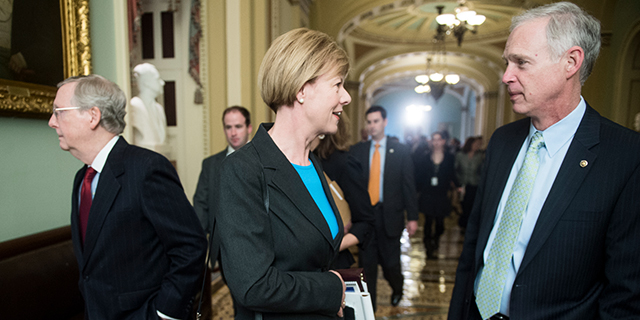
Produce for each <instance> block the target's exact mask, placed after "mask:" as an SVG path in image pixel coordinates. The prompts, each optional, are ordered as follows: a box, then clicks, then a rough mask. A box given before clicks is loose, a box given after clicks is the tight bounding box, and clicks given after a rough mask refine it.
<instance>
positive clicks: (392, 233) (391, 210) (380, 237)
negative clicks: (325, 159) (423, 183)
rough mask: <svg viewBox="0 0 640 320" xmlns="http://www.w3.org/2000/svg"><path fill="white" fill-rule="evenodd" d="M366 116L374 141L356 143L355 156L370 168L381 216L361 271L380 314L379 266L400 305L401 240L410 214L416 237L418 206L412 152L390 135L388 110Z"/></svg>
mask: <svg viewBox="0 0 640 320" xmlns="http://www.w3.org/2000/svg"><path fill="white" fill-rule="evenodd" d="M365 116H366V121H367V123H366V128H367V131H368V132H369V135H370V136H371V140H369V141H363V142H359V143H357V144H355V145H354V146H353V147H351V150H350V152H351V153H352V155H353V156H354V157H355V158H356V159H358V160H359V161H360V162H361V164H362V167H363V168H364V175H365V176H366V177H367V178H368V186H369V196H370V198H371V205H372V206H373V207H374V211H375V217H376V220H375V228H374V229H375V232H374V233H373V236H372V239H371V241H370V242H369V245H368V246H367V247H366V248H363V250H361V252H360V266H361V267H363V268H364V272H365V276H366V277H367V285H368V287H369V292H370V293H371V299H372V302H373V307H374V310H375V308H376V281H377V279H378V264H379V265H381V266H382V271H383V274H384V277H385V279H387V281H388V282H389V285H390V286H391V289H392V290H393V292H392V294H391V305H393V306H397V305H398V303H399V302H400V299H401V298H402V283H403V282H404V277H403V276H402V269H401V265H400V237H401V236H402V230H403V229H404V226H405V214H404V212H405V210H406V213H407V223H406V227H407V232H408V233H409V235H410V236H411V235H413V234H414V233H415V231H416V229H417V228H418V206H417V198H416V187H415V182H414V176H413V162H412V161H411V152H410V150H409V148H408V147H407V146H405V145H403V144H401V143H399V142H396V141H394V140H392V139H389V138H387V136H385V132H384V131H385V127H386V126H387V111H386V110H385V109H384V108H383V107H381V106H372V107H371V108H369V109H367V111H366V113H365Z"/></svg>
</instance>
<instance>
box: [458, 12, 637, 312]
mask: <svg viewBox="0 0 640 320" xmlns="http://www.w3.org/2000/svg"><path fill="white" fill-rule="evenodd" d="M599 50H600V23H599V21H598V20H596V19H595V18H593V17H592V16H590V15H589V14H587V13H586V12H585V11H584V10H582V9H581V8H579V7H578V6H576V5H575V4H572V3H569V2H558V3H553V4H550V5H545V6H541V7H537V8H535V9H531V10H528V11H525V12H524V13H523V14H522V15H520V16H517V17H514V18H513V20H512V26H511V34H510V35H509V38H508V39H507V43H506V46H505V49H504V54H503V57H504V60H505V61H506V64H507V66H506V71H505V73H504V75H503V78H502V81H503V82H504V83H505V84H506V85H507V90H508V92H509V96H510V99H511V102H512V103H513V110H514V111H515V112H516V113H519V114H523V115H526V116H527V118H525V119H522V120H519V121H516V122H513V123H511V124H507V125H505V126H503V127H501V128H499V129H498V130H496V132H495V133H494V134H493V137H492V138H491V140H490V142H489V146H488V148H487V151H486V159H485V166H484V169H483V176H482V179H481V181H480V185H479V186H478V192H477V195H476V204H475V205H474V208H473V211H472V213H471V216H470V218H469V222H468V225H467V232H466V234H465V241H464V248H463V251H462V254H461V256H460V260H459V264H458V269H457V273H456V280H455V287H454V289H453V296H452V300H451V305H450V309H449V319H450V320H461V319H517V320H520V319H527V320H529V319H530V320H542V319H554V320H590V319H594V320H595V319H604V320H608V319H637V318H638V315H640V271H639V270H640V268H638V266H639V265H640V258H638V257H640V246H638V244H639V243H640V197H639V196H638V195H639V194H640V152H636V150H640V134H638V133H636V132H633V131H631V130H629V129H626V128H624V127H622V126H620V125H618V124H615V123H613V122H612V121H610V120H608V119H605V118H604V117H602V116H600V114H598V112H596V111H595V110H594V109H593V108H591V107H590V106H589V104H588V103H587V102H586V101H585V99H584V98H583V97H582V96H581V91H582V85H583V84H584V82H585V81H586V80H587V78H588V77H589V74H590V73H591V70H592V68H593V65H594V63H595V61H596V58H597V56H598V52H599Z"/></svg>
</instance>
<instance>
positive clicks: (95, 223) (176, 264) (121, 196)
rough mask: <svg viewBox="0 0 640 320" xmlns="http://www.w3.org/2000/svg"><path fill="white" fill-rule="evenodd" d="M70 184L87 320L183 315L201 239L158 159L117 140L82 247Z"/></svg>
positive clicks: (193, 287) (196, 275)
mask: <svg viewBox="0 0 640 320" xmlns="http://www.w3.org/2000/svg"><path fill="white" fill-rule="evenodd" d="M86 168H87V167H86V166H85V167H83V168H82V169H80V170H79V171H78V173H77V174H76V177H75V181H74V184H73V200H72V213H71V230H72V239H73V247H74V251H75V254H76V258H77V260H78V265H79V269H80V280H79V286H80V291H81V292H82V296H83V297H84V300H85V304H86V319H114V320H116V319H117V320H122V319H158V316H157V314H156V310H159V311H160V312H162V313H163V314H165V315H167V316H171V317H174V318H180V319H182V318H185V317H186V315H187V313H188V312H189V311H190V303H191V299H192V297H193V295H194V294H195V293H196V291H197V290H198V289H199V284H200V282H199V281H198V280H199V279H200V277H201V272H202V270H203V269H202V268H203V266H204V256H205V252H206V240H205V237H204V234H203V232H202V228H200V225H199V223H198V218H197V217H196V215H195V213H194V212H193V208H192V207H191V205H190V203H189V201H188V200H187V198H186V196H185V194H184V191H183V190H182V186H181V184H180V180H179V179H178V175H177V173H176V171H175V169H174V168H173V166H172V165H171V163H170V162H169V161H168V160H167V159H166V158H164V157H163V156H161V155H159V154H157V153H155V152H152V151H149V150H146V149H142V148H138V147H136V146H131V145H129V144H128V143H127V142H126V141H125V140H124V138H122V137H120V138H119V140H118V142H117V143H116V144H115V146H114V147H113V149H112V150H111V153H110V154H109V156H108V158H107V161H106V163H105V166H104V168H103V170H102V172H101V173H100V177H99V179H100V180H99V181H98V187H97V189H96V193H95V196H94V198H93V203H92V206H91V211H90V213H89V221H88V224H87V234H86V238H85V244H84V248H83V247H82V244H81V241H80V232H79V227H78V226H79V222H78V192H79V188H80V184H81V182H82V179H83V177H84V173H85V171H86Z"/></svg>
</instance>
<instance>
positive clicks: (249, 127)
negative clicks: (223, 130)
mask: <svg viewBox="0 0 640 320" xmlns="http://www.w3.org/2000/svg"><path fill="white" fill-rule="evenodd" d="M247 131H249V134H251V132H253V127H252V126H251V125H249V126H248V127H247Z"/></svg>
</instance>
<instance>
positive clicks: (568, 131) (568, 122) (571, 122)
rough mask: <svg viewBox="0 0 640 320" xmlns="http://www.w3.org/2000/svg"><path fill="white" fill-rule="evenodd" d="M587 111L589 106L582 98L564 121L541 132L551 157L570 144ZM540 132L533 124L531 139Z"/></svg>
mask: <svg viewBox="0 0 640 320" xmlns="http://www.w3.org/2000/svg"><path fill="white" fill-rule="evenodd" d="M586 110H587V104H586V103H585V102H584V98H582V96H580V102H579V103H578V106H577V107H576V108H575V109H573V111H571V113H569V115H567V116H566V117H564V118H562V120H560V121H558V122H556V123H555V124H553V125H552V126H551V127H549V128H547V129H546V130H544V131H540V132H541V133H542V137H543V138H544V144H545V148H546V149H547V152H548V153H549V157H553V156H554V155H555V154H556V152H558V150H560V149H561V148H562V146H564V145H565V144H566V143H568V142H569V141H570V140H571V139H572V138H573V136H574V135H575V133H576V131H577V130H578V126H580V121H582V117H583V116H584V113H585V111H586ZM536 131H539V130H537V129H536V128H535V127H534V126H533V123H531V124H530V125H529V139H531V137H533V134H534V133H535V132H536Z"/></svg>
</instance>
